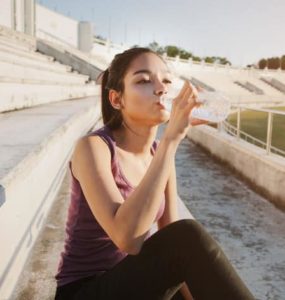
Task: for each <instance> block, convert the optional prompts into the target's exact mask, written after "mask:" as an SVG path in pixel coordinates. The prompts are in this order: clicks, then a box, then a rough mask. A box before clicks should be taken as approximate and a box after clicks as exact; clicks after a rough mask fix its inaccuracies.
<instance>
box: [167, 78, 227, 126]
mask: <svg viewBox="0 0 285 300" xmlns="http://www.w3.org/2000/svg"><path fill="white" fill-rule="evenodd" d="M183 83H184V81H181V80H180V82H177V81H174V82H173V84H174V86H173V87H172V88H171V89H170V91H169V92H168V93H167V94H166V96H165V97H164V99H163V101H164V103H163V104H164V106H165V108H166V110H167V111H169V112H171V109H172V101H173V99H174V98H175V97H176V96H177V95H178V94H179V92H180V90H181V88H182V85H183ZM196 102H197V103H200V104H201V105H200V106H199V107H194V108H193V109H192V111H191V115H190V117H191V118H194V119H199V120H205V121H209V122H213V123H219V122H222V121H224V120H225V119H226V118H227V116H228V115H229V113H230V108H231V104H230V101H229V99H227V98H226V97H225V96H224V95H223V94H221V93H219V92H216V91H215V92H209V91H202V92H198V98H197V99H196Z"/></svg>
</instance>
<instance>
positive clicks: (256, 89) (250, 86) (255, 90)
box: [234, 80, 264, 95]
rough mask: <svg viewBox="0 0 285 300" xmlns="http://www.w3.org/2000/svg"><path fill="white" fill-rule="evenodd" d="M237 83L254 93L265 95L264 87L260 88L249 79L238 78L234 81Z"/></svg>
mask: <svg viewBox="0 0 285 300" xmlns="http://www.w3.org/2000/svg"><path fill="white" fill-rule="evenodd" d="M234 83H235V84H237V85H239V86H241V87H243V88H245V89H246V90H248V91H250V92H252V93H254V94H257V95H263V94H264V92H263V90H262V89H260V88H259V87H257V86H256V85H254V84H252V83H250V82H249V81H239V80H236V81H234Z"/></svg>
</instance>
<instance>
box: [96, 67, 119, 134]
mask: <svg viewBox="0 0 285 300" xmlns="http://www.w3.org/2000/svg"><path fill="white" fill-rule="evenodd" d="M109 90H110V86H109V68H108V69H106V70H105V71H104V72H103V76H102V83H101V113H102V117H103V123H104V125H107V126H108V127H109V128H110V129H116V128H118V127H120V126H121V124H122V121H123V118H122V113H121V111H120V110H117V109H115V108H114V107H113V106H112V105H111V103H110V100H109Z"/></svg>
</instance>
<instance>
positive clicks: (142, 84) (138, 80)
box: [121, 53, 172, 125]
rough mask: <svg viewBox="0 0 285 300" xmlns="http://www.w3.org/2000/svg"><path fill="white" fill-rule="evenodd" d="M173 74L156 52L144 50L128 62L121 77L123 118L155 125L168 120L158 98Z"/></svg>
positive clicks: (164, 91) (161, 95) (166, 89)
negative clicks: (126, 68) (122, 84)
mask: <svg viewBox="0 0 285 300" xmlns="http://www.w3.org/2000/svg"><path fill="white" fill-rule="evenodd" d="M171 82H172V76H171V73H170V72H169V70H168V68H167V65H166V64H165V63H164V62H163V61H162V60H161V59H160V58H159V57H158V56H156V55H155V54H153V53H144V54H141V55H140V56H138V57H137V58H136V59H135V60H134V61H133V62H132V63H131V65H130V67H129V69H128V71H127V73H126V75H125V78H124V93H123V94H122V98H121V101H122V104H123V109H122V113H123V116H124V119H126V120H128V119H129V118H131V119H132V120H133V121H136V122H140V123H143V124H146V125H158V124H160V123H164V122H166V121H168V119H169V116H170V114H169V112H167V111H166V110H165V108H164V106H163V105H161V104H160V101H161V99H162V97H163V95H164V94H165V93H167V91H168V90H169V88H170V85H171Z"/></svg>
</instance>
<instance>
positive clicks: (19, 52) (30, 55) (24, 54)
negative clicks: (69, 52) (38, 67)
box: [0, 43, 54, 61]
mask: <svg viewBox="0 0 285 300" xmlns="http://www.w3.org/2000/svg"><path fill="white" fill-rule="evenodd" d="M0 50H1V51H2V52H8V53H13V54H15V55H16V54H17V55H19V56H21V57H28V58H33V59H36V60H37V61H54V57H52V56H48V55H43V54H41V53H39V52H35V51H31V52H26V51H22V50H17V49H15V48H14V47H13V48H12V47H10V46H7V45H5V44H3V43H0Z"/></svg>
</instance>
